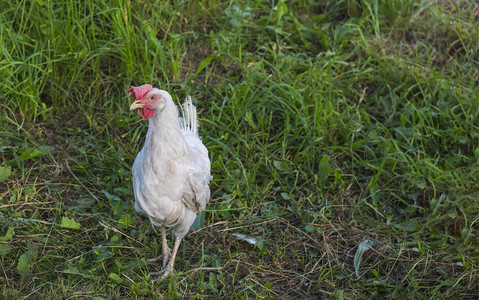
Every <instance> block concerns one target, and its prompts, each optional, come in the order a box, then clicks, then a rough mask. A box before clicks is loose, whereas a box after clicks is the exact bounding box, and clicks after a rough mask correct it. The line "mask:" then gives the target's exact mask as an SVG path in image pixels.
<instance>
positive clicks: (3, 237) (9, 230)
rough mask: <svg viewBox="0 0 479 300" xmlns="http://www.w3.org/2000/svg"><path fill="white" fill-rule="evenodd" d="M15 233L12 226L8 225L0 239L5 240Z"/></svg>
mask: <svg viewBox="0 0 479 300" xmlns="http://www.w3.org/2000/svg"><path fill="white" fill-rule="evenodd" d="M14 234H15V228H14V227H8V230H7V233H6V234H5V235H4V236H2V237H0V241H2V242H6V241H9V240H11V239H12V237H13V235H14Z"/></svg>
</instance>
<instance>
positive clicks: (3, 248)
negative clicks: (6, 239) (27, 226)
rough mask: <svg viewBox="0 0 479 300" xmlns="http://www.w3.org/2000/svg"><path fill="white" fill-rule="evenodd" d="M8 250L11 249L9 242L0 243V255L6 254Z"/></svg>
mask: <svg viewBox="0 0 479 300" xmlns="http://www.w3.org/2000/svg"><path fill="white" fill-rule="evenodd" d="M10 250H12V246H10V245H9V244H0V256H4V255H7V254H8V253H9V252H10Z"/></svg>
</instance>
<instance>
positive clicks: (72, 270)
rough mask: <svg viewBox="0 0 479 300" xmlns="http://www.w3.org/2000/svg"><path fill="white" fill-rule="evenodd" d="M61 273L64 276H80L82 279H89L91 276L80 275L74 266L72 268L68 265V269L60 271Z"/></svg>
mask: <svg viewBox="0 0 479 300" xmlns="http://www.w3.org/2000/svg"><path fill="white" fill-rule="evenodd" d="M61 272H62V273H65V274H73V275H80V276H83V277H86V278H88V277H91V275H88V274H86V273H82V272H80V271H78V268H77V267H76V266H73V265H68V268H67V269H65V270H63V271H61Z"/></svg>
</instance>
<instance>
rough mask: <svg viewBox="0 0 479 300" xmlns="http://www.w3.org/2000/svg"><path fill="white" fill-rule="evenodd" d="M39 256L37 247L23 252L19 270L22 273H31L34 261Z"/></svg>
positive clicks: (19, 261) (18, 266) (19, 260)
mask: <svg viewBox="0 0 479 300" xmlns="http://www.w3.org/2000/svg"><path fill="white" fill-rule="evenodd" d="M36 256H37V249H36V248H35V249H32V250H28V251H27V252H25V253H23V254H22V255H21V256H20V258H19V259H18V265H17V271H18V273H20V275H22V276H23V275H27V274H28V273H30V270H31V268H32V264H33V261H34V260H35V258H36Z"/></svg>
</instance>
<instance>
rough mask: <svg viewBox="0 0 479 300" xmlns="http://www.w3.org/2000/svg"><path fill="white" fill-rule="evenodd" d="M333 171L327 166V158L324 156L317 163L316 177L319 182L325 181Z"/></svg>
mask: <svg viewBox="0 0 479 300" xmlns="http://www.w3.org/2000/svg"><path fill="white" fill-rule="evenodd" d="M332 171H333V167H331V165H330V164H329V157H328V156H327V155H324V156H323V158H321V161H320V162H319V169H318V176H319V178H321V180H325V179H326V178H327V177H328V176H329V174H330V173H331V172H332Z"/></svg>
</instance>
